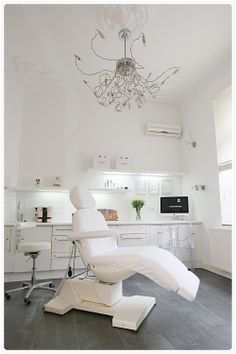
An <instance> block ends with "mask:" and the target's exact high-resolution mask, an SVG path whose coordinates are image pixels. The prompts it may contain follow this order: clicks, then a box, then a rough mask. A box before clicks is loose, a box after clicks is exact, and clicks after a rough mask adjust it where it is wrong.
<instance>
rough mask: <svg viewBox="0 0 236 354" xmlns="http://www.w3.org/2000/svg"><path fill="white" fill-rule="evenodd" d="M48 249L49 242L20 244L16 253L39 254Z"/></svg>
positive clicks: (49, 247)
mask: <svg viewBox="0 0 236 354" xmlns="http://www.w3.org/2000/svg"><path fill="white" fill-rule="evenodd" d="M50 249H51V243H50V242H21V243H20V244H19V246H18V251H22V252H39V251H43V250H50Z"/></svg>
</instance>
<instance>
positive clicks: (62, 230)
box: [55, 227, 73, 231]
mask: <svg viewBox="0 0 236 354" xmlns="http://www.w3.org/2000/svg"><path fill="white" fill-rule="evenodd" d="M55 230H56V231H73V229H71V228H70V229H69V228H68V229H58V228H57V227H56V229H55Z"/></svg>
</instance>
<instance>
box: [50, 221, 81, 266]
mask: <svg viewBox="0 0 236 354" xmlns="http://www.w3.org/2000/svg"><path fill="white" fill-rule="evenodd" d="M72 230H73V228H72V226H70V225H68V226H65V225H57V226H53V231H52V262H51V270H61V269H63V270H64V269H66V268H67V266H68V262H69V259H70V255H71V250H72V242H71V241H70V240H69V239H68V235H69V234H70V233H71V232H72ZM72 262H73V260H72ZM75 268H76V269H79V268H84V264H83V262H82V260H81V257H80V254H79V252H78V249H76V260H75Z"/></svg>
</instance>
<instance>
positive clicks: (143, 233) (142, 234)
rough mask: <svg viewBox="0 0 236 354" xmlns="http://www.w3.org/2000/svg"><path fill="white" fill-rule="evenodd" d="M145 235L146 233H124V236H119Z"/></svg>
mask: <svg viewBox="0 0 236 354" xmlns="http://www.w3.org/2000/svg"><path fill="white" fill-rule="evenodd" d="M137 234H138V235H146V234H147V232H126V233H125V234H121V233H120V235H137Z"/></svg>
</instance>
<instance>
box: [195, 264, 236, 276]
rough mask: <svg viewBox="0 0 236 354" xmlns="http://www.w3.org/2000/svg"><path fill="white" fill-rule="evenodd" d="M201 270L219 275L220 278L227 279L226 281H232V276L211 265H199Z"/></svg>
mask: <svg viewBox="0 0 236 354" xmlns="http://www.w3.org/2000/svg"><path fill="white" fill-rule="evenodd" d="M199 268H202V269H205V270H208V271H209V272H212V273H215V274H218V275H221V276H222V277H225V278H228V279H232V274H231V273H228V272H225V271H224V270H221V269H219V268H216V267H214V266H212V265H209V264H205V263H200V267H199Z"/></svg>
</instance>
